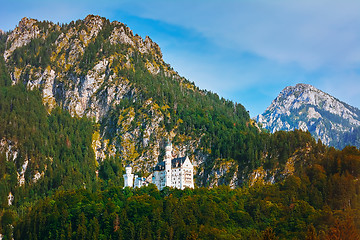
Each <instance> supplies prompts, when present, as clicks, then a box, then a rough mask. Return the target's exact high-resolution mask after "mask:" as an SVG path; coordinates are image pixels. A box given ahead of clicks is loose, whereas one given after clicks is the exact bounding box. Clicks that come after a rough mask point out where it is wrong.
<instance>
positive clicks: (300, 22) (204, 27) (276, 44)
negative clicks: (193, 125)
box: [130, 0, 360, 70]
mask: <svg viewBox="0 0 360 240" xmlns="http://www.w3.org/2000/svg"><path fill="white" fill-rule="evenodd" d="M359 9H360V1H357V0H341V1H340V0H339V1H332V0H330V1H329V0H317V1H313V0H302V1H292V0H279V1H268V0H252V1H224V0H222V1H206V2H205V1H188V0H186V1H176V2H175V1H166V2H165V1H159V0H158V1H153V2H152V3H151V4H149V3H148V2H145V1H138V2H136V3H135V4H134V5H133V8H132V10H131V8H130V11H132V12H133V13H135V12H136V14H140V16H142V17H146V18H151V19H157V20H161V21H165V22H168V23H170V24H175V25H180V26H183V27H186V28H190V29H195V30H196V31H198V32H199V33H201V34H203V35H204V36H206V37H207V38H208V39H211V40H212V41H214V42H216V43H217V44H218V45H221V46H223V47H224V46H226V47H230V48H233V49H234V50H237V51H239V52H240V51H249V52H252V53H255V54H258V55H259V56H262V57H264V58H267V59H270V60H275V61H278V62H280V63H293V62H294V63H297V64H299V65H300V66H302V67H304V68H306V69H309V70H314V69H316V68H319V67H326V66H338V65H340V67H344V66H346V65H353V64H359V63H360V45H359V44H358V43H359V41H360V28H359V25H360V12H359Z"/></svg>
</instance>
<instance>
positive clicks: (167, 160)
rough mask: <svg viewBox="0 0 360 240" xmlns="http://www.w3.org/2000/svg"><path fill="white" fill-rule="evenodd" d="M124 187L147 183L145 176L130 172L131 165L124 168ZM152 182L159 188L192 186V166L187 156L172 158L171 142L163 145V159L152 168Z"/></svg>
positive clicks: (139, 185)
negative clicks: (141, 176)
mask: <svg viewBox="0 0 360 240" xmlns="http://www.w3.org/2000/svg"><path fill="white" fill-rule="evenodd" d="M125 171H126V173H125V174H124V187H141V186H144V185H147V184H148V182H147V181H146V180H145V178H140V177H138V176H137V175H135V181H134V174H132V173H131V167H130V166H127V167H126V168H125ZM152 183H154V184H155V185H156V186H157V188H158V189H159V190H162V189H163V188H164V187H174V188H179V189H184V188H186V187H189V188H194V166H193V165H192V163H191V161H190V160H189V158H188V157H181V158H172V144H171V143H170V142H168V143H167V145H166V147H165V157H164V160H163V161H162V162H160V163H158V164H157V165H156V166H155V167H154V169H153V177H152Z"/></svg>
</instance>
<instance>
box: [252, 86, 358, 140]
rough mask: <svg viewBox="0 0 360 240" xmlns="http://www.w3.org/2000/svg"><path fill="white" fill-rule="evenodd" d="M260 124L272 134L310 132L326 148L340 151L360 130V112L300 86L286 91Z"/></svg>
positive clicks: (321, 93)
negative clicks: (345, 137)
mask: <svg viewBox="0 0 360 240" xmlns="http://www.w3.org/2000/svg"><path fill="white" fill-rule="evenodd" d="M257 121H258V122H259V123H261V124H262V126H263V127H264V128H266V129H269V130H270V131H271V132H275V131H278V130H285V131H291V130H294V129H301V130H304V131H307V130H308V131H310V133H312V135H313V136H314V137H315V138H316V139H321V141H323V142H324V143H325V144H328V145H332V146H337V147H340V145H339V141H340V140H341V139H342V136H343V135H344V134H345V133H348V132H351V131H354V129H356V128H359V127H360V110H359V109H357V108H355V107H352V106H350V105H348V104H346V103H344V102H341V101H340V100H338V99H336V98H335V97H333V96H331V95H329V94H327V93H325V92H323V91H321V90H319V89H317V88H316V87H314V86H312V85H309V84H304V83H299V84H296V85H295V86H288V87H286V88H284V89H283V90H282V91H281V92H280V94H279V95H278V96H277V97H276V98H275V99H274V100H273V101H272V103H271V105H270V106H269V107H268V108H267V109H266V111H265V112H264V113H263V114H260V115H259V116H257ZM341 144H345V143H341ZM341 146H342V145H341Z"/></svg>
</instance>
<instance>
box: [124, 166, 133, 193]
mask: <svg viewBox="0 0 360 240" xmlns="http://www.w3.org/2000/svg"><path fill="white" fill-rule="evenodd" d="M131 170H132V169H131V167H130V165H127V166H126V167H125V172H126V173H125V174H124V175H123V177H124V188H125V187H133V186H134V174H132V173H131Z"/></svg>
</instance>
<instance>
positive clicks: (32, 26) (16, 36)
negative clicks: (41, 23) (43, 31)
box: [4, 17, 40, 60]
mask: <svg viewBox="0 0 360 240" xmlns="http://www.w3.org/2000/svg"><path fill="white" fill-rule="evenodd" d="M36 23H37V21H36V20H35V19H29V18H26V17H24V18H23V19H21V21H20V22H19V26H17V27H16V28H15V29H14V30H13V31H12V32H11V34H10V35H9V36H8V38H7V41H6V44H7V45H8V46H10V47H9V48H7V49H6V50H5V53H4V58H5V60H8V58H9V57H10V55H11V54H12V53H13V52H14V50H15V49H16V48H19V47H22V46H24V45H26V44H28V43H30V41H31V40H32V39H34V38H37V37H39V36H40V29H39V27H38V26H37V25H36Z"/></svg>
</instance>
